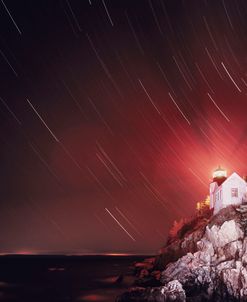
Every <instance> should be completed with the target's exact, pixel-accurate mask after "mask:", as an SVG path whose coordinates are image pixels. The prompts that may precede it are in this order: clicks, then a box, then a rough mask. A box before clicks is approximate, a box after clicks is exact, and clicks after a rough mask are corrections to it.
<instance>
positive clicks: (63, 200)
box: [0, 0, 247, 254]
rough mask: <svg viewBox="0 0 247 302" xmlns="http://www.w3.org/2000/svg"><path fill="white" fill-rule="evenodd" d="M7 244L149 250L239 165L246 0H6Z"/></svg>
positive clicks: (7, 248) (0, 52) (57, 249)
mask: <svg viewBox="0 0 247 302" xmlns="http://www.w3.org/2000/svg"><path fill="white" fill-rule="evenodd" d="M0 15H1V18H0V23H1V26H0V72H1V86H0V87H1V88H0V122H1V127H0V141H1V153H0V154H1V169H0V179H1V187H0V188H1V194H0V198H1V202H0V215H1V219H0V230H1V241H0V251H1V252H2V253H8V252H9V253H22V252H23V251H29V252H31V253H80V254H83V253H104V252H106V253H109V252H110V253H128V252H131V253H152V252H155V251H157V250H158V248H159V247H160V246H162V244H163V243H164V241H165V238H166V236H167V232H168V230H169V228H170V226H171V224H172V223H173V221H174V219H179V218H181V217H189V216H190V215H193V213H194V212H195V207H196V203H197V202H198V201H200V200H203V199H204V198H205V197H206V195H208V184H209V182H210V179H211V174H212V171H213V170H214V169H215V168H216V167H217V166H218V165H221V166H222V167H224V168H226V169H227V171H228V173H230V172H232V171H236V172H237V173H239V174H240V175H246V174H247V166H246V152H247V146H246V138H247V119H246V110H247V72H246V70H245V68H246V64H247V60H246V47H247V36H246V29H247V3H246V1H243V0H235V1H230V0H222V1H221V0H217V1H213V0H212V1H210V0H201V1H182V0H181V1H178V0H173V1H166V0H142V1H141V0H136V1H133V0H132V1H131V0H118V1H112V0H88V1H86V0H85V1H79V0H58V1H46V0H45V1H36V2H35V4H34V3H33V2H32V1H31V2H30V1H14V0H4V1H3V0H2V1H0Z"/></svg>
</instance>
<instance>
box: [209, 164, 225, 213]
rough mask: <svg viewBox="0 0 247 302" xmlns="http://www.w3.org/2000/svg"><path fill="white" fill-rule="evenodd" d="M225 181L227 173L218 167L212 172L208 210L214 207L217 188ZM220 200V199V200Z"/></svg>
mask: <svg viewBox="0 0 247 302" xmlns="http://www.w3.org/2000/svg"><path fill="white" fill-rule="evenodd" d="M226 179H227V171H226V170H225V169H222V168H221V166H218V168H217V169H216V170H214V172H213V181H212V182H211V183H210V187H209V192H210V209H212V208H214V207H215V201H216V200H215V192H216V190H217V189H218V187H219V186H221V184H222V183H223V182H224V181H225V180H226ZM219 197H221V196H219ZM220 199H221V198H220Z"/></svg>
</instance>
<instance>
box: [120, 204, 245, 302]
mask: <svg viewBox="0 0 247 302" xmlns="http://www.w3.org/2000/svg"><path fill="white" fill-rule="evenodd" d="M135 274H136V275H137V276H138V278H137V280H136V285H138V287H133V288H131V289H130V290H129V291H128V292H126V293H124V294H123V295H121V296H120V297H118V298H117V299H116V301H118V302H125V301H128V302H131V301H148V302H151V301H152V302H155V301H157V302H161V301H223V300H225V301H247V205H240V206H238V207H233V206H230V207H228V208H225V209H222V210H221V211H220V212H219V213H218V214H217V215H215V216H211V217H210V216H209V215H208V214H207V215H205V216H202V217H197V218H195V219H193V220H191V221H190V222H189V223H188V224H187V225H185V226H184V228H183V229H181V231H180V233H179V234H178V236H177V237H176V238H173V240H171V239H169V240H168V243H167V245H166V246H165V247H163V248H162V249H161V253H160V255H158V256H157V257H156V258H154V259H148V260H146V261H145V262H144V263H142V264H140V263H139V264H136V265H135Z"/></svg>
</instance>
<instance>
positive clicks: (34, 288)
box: [0, 255, 144, 302]
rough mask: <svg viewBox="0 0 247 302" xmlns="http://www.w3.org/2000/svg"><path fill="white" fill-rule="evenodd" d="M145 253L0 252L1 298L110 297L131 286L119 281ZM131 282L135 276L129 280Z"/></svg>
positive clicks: (50, 301)
mask: <svg viewBox="0 0 247 302" xmlns="http://www.w3.org/2000/svg"><path fill="white" fill-rule="evenodd" d="M142 259H144V257H142V256H27V255H25V256H0V301H6V302H7V301H13V302H17V301H18V302H57V301H59V302H60V301H61V302H62V301H87V302H90V301H106V302H113V301H115V297H116V296H117V295H119V294H121V293H122V292H124V291H125V290H126V289H127V288H128V285H129V284H128V278H126V280H125V282H124V284H123V283H119V282H116V280H117V278H118V276H119V275H120V274H122V273H126V272H128V268H129V266H131V264H132V263H133V262H134V261H140V260H142ZM130 282H131V277H130V280H129V283H130Z"/></svg>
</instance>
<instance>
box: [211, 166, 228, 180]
mask: <svg viewBox="0 0 247 302" xmlns="http://www.w3.org/2000/svg"><path fill="white" fill-rule="evenodd" d="M221 177H227V172H226V170H224V169H222V168H221V167H220V166H219V167H218V168H217V169H216V170H215V171H214V172H213V178H221Z"/></svg>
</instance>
